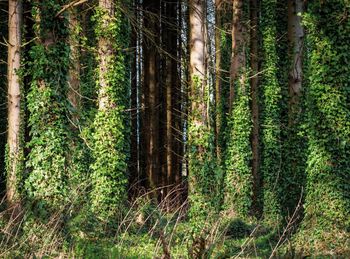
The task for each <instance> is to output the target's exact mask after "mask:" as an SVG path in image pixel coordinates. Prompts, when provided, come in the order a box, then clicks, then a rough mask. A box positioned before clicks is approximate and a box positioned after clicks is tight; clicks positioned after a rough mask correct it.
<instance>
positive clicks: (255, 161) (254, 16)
mask: <svg viewBox="0 0 350 259" xmlns="http://www.w3.org/2000/svg"><path fill="white" fill-rule="evenodd" d="M250 21H251V28H250V55H251V56H250V63H251V69H252V78H251V81H250V87H251V105H252V119H253V129H252V131H253V132H252V174H253V210H254V211H255V212H256V213H258V203H259V201H258V193H259V189H260V175H259V92H258V80H259V78H258V71H259V60H258V0H250Z"/></svg>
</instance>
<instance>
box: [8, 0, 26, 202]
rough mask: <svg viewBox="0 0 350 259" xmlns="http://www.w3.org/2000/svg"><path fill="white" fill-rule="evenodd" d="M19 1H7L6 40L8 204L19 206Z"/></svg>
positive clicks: (20, 10)
mask: <svg viewBox="0 0 350 259" xmlns="http://www.w3.org/2000/svg"><path fill="white" fill-rule="evenodd" d="M22 7H23V6H22V1H21V0H10V1H9V23H8V24H9V40H8V76H7V78H8V135H7V144H8V152H9V153H8V161H9V164H8V167H7V189H6V195H7V202H8V205H9V206H10V207H12V206H20V205H19V204H20V197H19V192H18V186H17V184H18V180H19V179H18V174H19V172H18V170H19V163H21V162H20V156H21V153H22V152H21V146H20V138H21V121H22V118H21V86H20V77H19V75H18V73H19V69H20V68H21V44H22V35H21V27H22Z"/></svg>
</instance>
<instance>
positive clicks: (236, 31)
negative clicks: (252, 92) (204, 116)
mask: <svg viewBox="0 0 350 259" xmlns="http://www.w3.org/2000/svg"><path fill="white" fill-rule="evenodd" d="M242 8H243V0H233V20H232V56H231V67H230V95H229V112H232V104H233V103H232V102H233V100H234V94H235V92H234V91H235V80H237V76H238V75H239V72H240V69H241V68H242V67H243V66H244V65H243V64H245V53H244V51H243V50H242V48H243V45H244V35H243V33H244V27H243V24H242V16H243V10H242Z"/></svg>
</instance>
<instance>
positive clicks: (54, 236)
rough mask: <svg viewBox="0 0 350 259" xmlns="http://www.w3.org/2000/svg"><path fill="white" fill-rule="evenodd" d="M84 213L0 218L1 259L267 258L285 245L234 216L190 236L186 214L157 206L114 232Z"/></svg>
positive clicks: (125, 221) (268, 231)
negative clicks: (47, 217) (12, 219)
mask: <svg viewBox="0 0 350 259" xmlns="http://www.w3.org/2000/svg"><path fill="white" fill-rule="evenodd" d="M86 215H87V214H84V213H83V214H80V215H77V216H75V217H74V216H73V217H71V218H69V219H68V220H67V217H68V216H67V215H66V216H65V219H64V220H65V223H64V224H62V222H63V221H62V218H58V217H52V218H51V219H50V220H48V221H45V222H41V223H39V221H38V220H37V218H36V217H30V216H26V215H25V216H24V217H23V220H22V221H21V222H16V225H15V227H14V223H13V224H12V225H13V226H12V227H11V226H10V225H11V224H10V222H6V220H5V218H4V217H3V218H2V219H3V220H2V221H1V218H0V224H1V225H0V258H14V257H16V258H17V257H18V258H27V257H30V258H269V257H270V256H271V255H272V254H280V253H283V254H285V252H281V249H277V248H280V247H287V246H288V242H289V241H288V240H287V239H282V238H280V237H281V236H283V234H282V233H283V230H281V231H279V230H276V229H271V228H268V227H266V226H263V225H262V224H259V223H258V222H255V223H254V222H248V221H247V220H246V221H244V220H241V219H239V218H234V219H231V220H227V219H226V220H223V219H222V218H220V217H219V216H216V218H215V220H213V218H211V219H209V218H208V222H212V223H210V224H209V225H207V227H206V230H205V231H200V232H201V234H200V235H197V236H198V237H197V238H195V235H194V234H193V233H194V231H193V227H192V224H191V222H190V221H189V220H188V219H187V218H186V216H180V214H179V213H165V212H162V211H160V210H159V209H158V208H151V207H147V208H145V207H144V208H143V209H142V212H140V210H138V211H137V212H136V211H133V212H129V213H128V216H127V217H125V218H124V219H123V221H122V223H120V225H119V226H118V227H117V228H115V227H114V226H106V225H104V226H102V225H99V226H98V227H96V224H95V225H94V222H93V221H91V220H89V219H88V217H87V216H86ZM18 226H20V227H18ZM10 229H13V230H12V231H11V230H10ZM14 230H15V231H14ZM199 236H200V237H199ZM287 250H288V249H287ZM284 251H286V249H284Z"/></svg>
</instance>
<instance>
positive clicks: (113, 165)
mask: <svg viewBox="0 0 350 259" xmlns="http://www.w3.org/2000/svg"><path fill="white" fill-rule="evenodd" d="M116 5H117V6H116V8H115V15H112V14H111V13H113V11H112V12H110V10H107V9H103V8H101V7H97V8H96V13H95V16H94V21H95V33H96V36H97V37H98V39H99V56H98V58H97V62H98V64H99V65H98V68H97V77H98V80H97V88H98V91H99V94H98V101H99V108H98V111H97V114H96V116H95V119H94V122H93V132H92V141H93V147H92V149H93V151H92V152H93V157H94V163H93V164H92V166H91V168H92V170H93V173H92V181H93V189H92V193H91V199H92V210H93V212H94V213H95V214H96V215H97V216H98V217H99V218H100V219H102V220H106V219H108V218H110V217H111V216H112V215H115V214H116V213H117V212H121V211H122V207H123V205H124V202H125V201H126V197H127V193H126V188H127V175H126V174H127V172H126V170H127V152H126V149H127V142H126V141H125V138H126V136H127V132H128V129H127V127H126V123H125V121H126V112H125V110H126V107H127V101H126V100H127V99H128V94H129V91H128V82H127V74H126V67H125V64H124V63H125V58H126V57H125V54H124V53H123V51H122V50H123V47H124V44H125V41H124V40H125V36H124V35H125V34H124V33H125V31H123V30H122V28H123V24H122V21H123V19H122V14H121V9H120V1H117V2H116ZM103 44H105V45H103ZM102 59H103V62H102Z"/></svg>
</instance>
